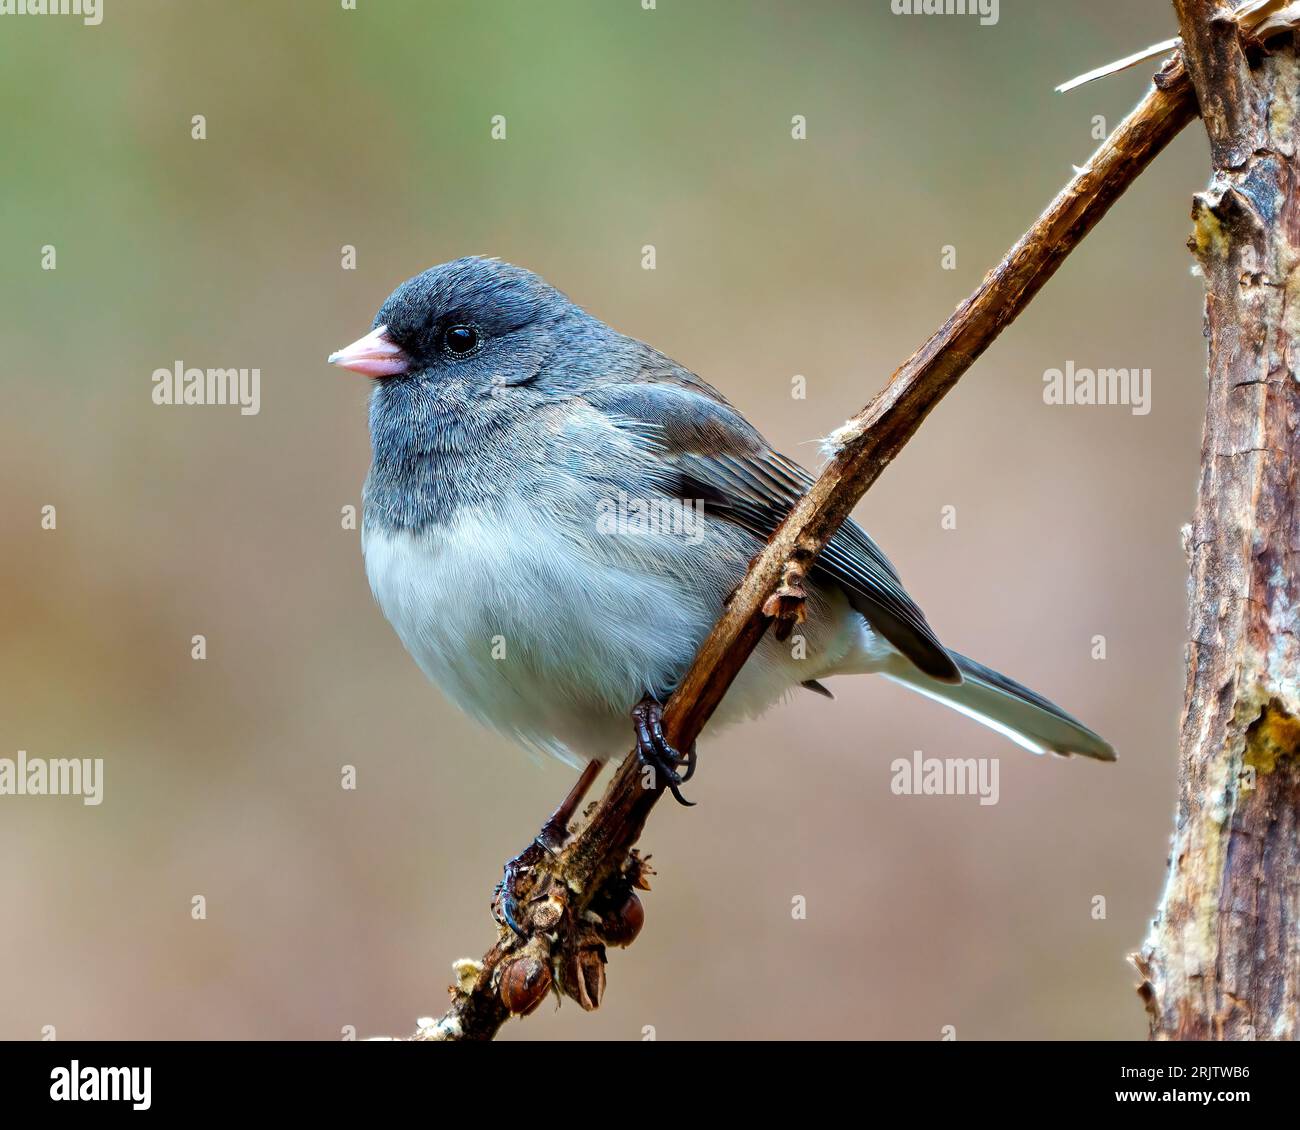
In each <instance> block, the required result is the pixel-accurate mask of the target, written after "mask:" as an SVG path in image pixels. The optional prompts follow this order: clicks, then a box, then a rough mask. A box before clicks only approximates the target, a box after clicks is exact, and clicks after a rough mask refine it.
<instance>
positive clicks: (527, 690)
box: [362, 501, 865, 763]
mask: <svg viewBox="0 0 1300 1130" xmlns="http://www.w3.org/2000/svg"><path fill="white" fill-rule="evenodd" d="M647 536H648V535H647ZM622 537H623V536H622V535H620V536H618V537H614V536H611V537H602V536H600V535H594V534H592V533H590V532H588V531H583V530H575V529H574V528H573V527H568V528H567V529H565V530H563V531H562V530H561V529H560V528H558V527H557V526H556V525H555V524H553V523H548V522H545V521H543V520H542V518H541V516H540V515H539V507H538V506H537V505H536V503H535V501H534V502H528V503H525V502H516V503H514V504H513V505H508V506H506V507H505V508H503V509H502V510H499V511H495V512H493V511H489V510H486V509H484V510H481V511H475V512H470V511H467V510H463V511H461V512H460V514H459V516H458V517H457V518H456V519H455V520H454V523H453V525H451V526H443V527H437V528H433V529H430V530H427V531H425V532H422V533H419V534H412V533H408V532H401V531H399V532H391V531H388V530H384V529H380V528H377V527H372V526H371V525H370V524H366V526H365V528H364V529H363V533H362V548H363V550H364V552H365V556H366V574H367V576H368V577H369V579H370V586H371V589H372V590H373V592H374V595H375V599H376V600H377V601H378V602H379V606H380V608H381V609H382V610H383V612H384V615H385V616H386V617H387V618H388V620H389V621H390V622H391V623H392V625H393V627H394V628H395V629H396V631H397V634H398V636H399V637H400V638H401V640H402V642H403V644H405V646H406V648H407V650H408V651H410V653H411V655H412V656H413V657H414V658H415V661H416V662H417V663H418V664H419V665H420V668H421V669H422V670H423V671H424V673H425V674H426V675H427V676H428V677H429V678H430V679H431V680H432V681H433V682H434V683H436V684H437V685H438V686H439V687H440V688H441V689H442V690H443V692H444V693H445V694H446V695H447V697H448V698H450V699H451V700H452V701H453V702H454V703H456V705H457V706H459V707H460V708H461V709H463V710H464V711H466V712H467V713H468V714H470V715H472V716H473V717H475V718H477V719H478V720H480V721H481V722H483V723H485V724H487V725H489V726H491V727H493V728H495V729H497V730H499V731H501V732H502V733H504V734H507V735H509V736H510V737H512V738H515V739H516V740H518V741H520V742H521V743H523V744H524V745H526V746H529V747H532V748H535V749H539V750H542V751H545V752H547V753H551V754H553V755H555V756H557V757H560V758H562V759H564V760H566V761H569V762H571V763H581V762H583V761H586V760H588V759H593V758H594V759H599V760H604V759H606V758H609V757H619V756H622V754H624V753H626V752H627V750H628V749H630V748H631V746H632V730H631V723H630V721H629V717H628V714H629V711H630V710H631V708H632V706H634V705H635V704H636V703H637V702H638V701H640V699H641V698H642V697H643V696H644V695H645V694H646V693H647V692H661V691H662V689H663V688H665V687H667V686H670V685H671V683H672V681H673V680H674V679H675V678H676V677H679V676H680V674H681V673H682V672H684V671H685V669H686V666H687V664H689V662H690V659H691V657H692V656H693V655H694V653H695V650H696V647H697V646H698V644H699V642H700V641H701V640H702V639H703V637H704V635H705V633H706V632H707V631H708V629H709V628H710V627H711V626H712V624H713V622H714V620H715V619H716V617H717V613H718V610H719V608H720V606H721V601H722V599H723V597H724V596H725V595H726V594H727V593H728V592H729V591H730V590H731V587H732V586H733V585H734V584H735V582H736V580H737V579H738V578H739V576H740V573H741V572H742V571H743V568H744V566H745V564H746V562H747V560H748V555H749V553H751V552H752V551H753V547H752V546H749V545H746V544H744V543H738V542H737V541H736V539H735V536H734V534H733V533H732V530H731V528H730V527H727V526H725V524H723V525H722V526H718V527H716V528H715V529H714V530H713V531H712V532H711V533H709V534H708V535H706V536H705V537H703V538H701V539H698V540H695V541H691V540H689V539H682V538H680V537H672V536H671V535H655V538H656V540H655V541H654V542H653V543H649V542H646V541H642V542H641V543H640V544H639V545H638V544H637V543H635V542H633V543H631V544H629V542H628V541H626V540H621V538H622ZM664 538H667V539H668V540H663V539H664ZM647 557H649V558H651V559H653V560H654V561H655V562H656V568H655V569H654V571H649V570H647V569H646V568H644V567H643V566H642V564H641V563H642V562H643V561H645V560H646V559H647ZM684 578H690V580H689V581H685V580H684ZM812 603H813V607H812V609H810V611H811V612H812V613H813V615H812V617H811V619H810V622H809V624H808V625H806V626H805V631H804V633H803V635H804V637H805V643H804V645H803V647H802V649H799V648H797V647H796V646H795V644H794V643H793V641H792V642H787V643H785V644H778V643H777V642H776V641H775V639H773V638H772V637H771V636H769V637H767V638H766V639H765V640H764V642H763V644H762V645H760V647H759V649H758V651H757V652H756V653H755V654H754V656H752V657H751V659H750V661H749V663H748V664H747V665H746V667H745V669H744V670H743V671H742V673H741V676H740V678H739V679H738V680H737V682H736V684H735V685H734V686H733V687H732V690H731V691H730V692H729V694H728V696H727V698H726V700H725V701H724V703H723V708H722V709H721V710H720V711H719V714H718V718H717V720H718V723H719V724H725V723H726V722H727V721H730V720H734V719H735V718H738V717H744V716H752V715H755V714H757V713H759V712H761V711H762V710H763V709H765V708H766V707H768V706H770V705H771V704H772V703H773V702H775V701H777V700H778V699H779V698H781V697H782V696H783V695H784V694H785V693H786V692H787V691H788V690H789V689H790V688H792V687H794V686H796V685H797V684H798V683H799V682H801V681H803V680H805V679H814V678H819V677H822V676H824V675H826V674H828V673H831V672H833V671H834V670H836V669H837V668H846V669H847V668H848V667H854V666H856V663H855V659H856V657H858V656H860V654H861V650H862V647H863V645H864V642H865V639H864V635H863V633H864V631H865V625H864V623H863V621H862V619H861V617H860V616H858V615H857V614H856V613H854V612H852V611H851V610H850V609H849V608H848V605H847V602H845V600H844V599H843V597H842V595H841V594H840V593H839V592H838V590H836V591H835V592H833V593H831V594H816V593H815V594H814V600H813V602H812ZM846 660H847V661H848V662H847V663H846ZM857 669H861V668H860V667H857Z"/></svg>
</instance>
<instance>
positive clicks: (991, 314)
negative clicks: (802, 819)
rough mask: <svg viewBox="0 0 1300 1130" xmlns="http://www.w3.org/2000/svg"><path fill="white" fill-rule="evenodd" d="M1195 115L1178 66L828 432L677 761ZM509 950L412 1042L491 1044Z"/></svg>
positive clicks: (582, 898)
mask: <svg viewBox="0 0 1300 1130" xmlns="http://www.w3.org/2000/svg"><path fill="white" fill-rule="evenodd" d="M1195 115H1196V106H1195V98H1194V96H1193V93H1192V87H1191V83H1190V81H1189V80H1188V77H1187V74H1186V72H1185V70H1184V68H1183V66H1182V63H1181V61H1180V60H1179V59H1177V58H1176V57H1175V58H1174V59H1172V60H1171V61H1170V63H1168V64H1167V65H1166V66H1165V68H1164V70H1163V71H1161V73H1160V74H1159V75H1158V76H1157V79H1156V84H1155V86H1154V87H1153V89H1152V90H1151V91H1150V92H1149V93H1148V94H1147V95H1146V97H1145V98H1144V99H1143V100H1142V102H1141V103H1140V104H1139V105H1138V107H1137V108H1136V109H1135V110H1134V111H1133V113H1132V114H1130V115H1129V116H1128V117H1127V118H1126V119H1125V120H1124V121H1123V123H1121V125H1120V126H1119V127H1118V128H1117V129H1116V130H1115V132H1114V133H1113V134H1112V135H1111V136H1110V138H1108V139H1107V140H1106V142H1104V143H1103V144H1102V146H1101V147H1100V148H1099V149H1098V150H1097V152H1096V153H1095V154H1094V155H1093V157H1092V159H1091V160H1090V161H1089V162H1088V164H1087V166H1086V167H1085V168H1084V169H1083V170H1081V171H1080V172H1079V173H1078V175H1077V176H1076V177H1075V178H1074V179H1073V180H1072V181H1071V182H1070V183H1069V184H1068V185H1067V186H1066V187H1065V189H1064V190H1063V191H1062V192H1061V193H1060V195H1059V196H1057V198H1056V199H1055V200H1053V201H1052V203H1051V205H1050V206H1049V207H1048V209H1047V210H1046V211H1045V212H1044V213H1043V214H1042V216H1040V217H1039V219H1038V221H1037V222H1036V223H1035V224H1034V226H1033V227H1032V228H1031V229H1030V230H1029V231H1028V232H1026V233H1025V235H1024V236H1022V237H1021V239H1020V241H1019V242H1018V243H1017V244H1016V245H1015V246H1014V247H1013V248H1012V249H1011V250H1010V251H1009V252H1008V253H1007V256H1006V257H1005V258H1004V259H1003V260H1002V262H1000V263H999V264H998V265H997V266H996V267H995V268H994V269H993V270H992V271H991V272H990V273H989V274H988V275H987V276H986V277H985V279H984V281H983V282H982V283H981V284H980V286H979V288H978V289H977V290H976V291H975V293H974V294H972V295H971V297H970V298H968V299H967V300H966V301H965V302H964V303H962V305H961V306H959V307H958V308H957V310H956V312H955V313H954V314H953V315H952V317H950V318H949V319H948V321H947V322H946V323H945V324H944V325H943V326H942V328H940V329H939V331H938V332H937V333H935V335H934V336H933V337H932V338H930V340H929V341H927V342H926V343H925V344H924V345H923V346H922V347H921V348H920V349H919V350H918V351H917V352H916V353H915V354H914V355H913V356H912V357H910V358H909V359H908V360H907V361H906V362H905V363H904V364H903V365H902V367H901V368H899V369H898V371H897V372H895V373H894V375H893V377H892V378H891V380H890V382H889V383H888V385H886V386H885V388H884V389H883V390H882V391H881V392H880V393H879V394H878V395H877V396H876V398H875V399H874V400H873V401H872V402H871V403H870V404H869V405H868V406H867V407H866V408H864V409H863V410H862V412H860V413H859V414H858V415H857V416H855V417H854V418H853V419H852V420H850V421H849V422H848V423H847V424H845V425H844V426H843V427H842V428H840V429H839V430H838V431H837V432H836V434H835V440H836V444H837V449H838V453H837V454H836V455H835V457H834V458H833V459H832V460H831V461H830V463H829V464H828V465H827V466H826V468H825V470H824V471H823V472H822V473H821V475H820V477H819V478H818V479H817V481H816V483H815V484H814V485H813V487H812V488H811V489H810V490H809V492H808V494H807V495H806V496H805V497H804V498H803V499H802V500H801V501H800V502H799V503H798V505H797V506H796V507H795V508H794V510H793V511H792V512H791V513H790V515H789V516H788V517H787V518H786V520H785V522H784V523H783V524H782V525H781V527H780V528H779V529H778V530H777V531H776V533H775V534H774V535H773V536H772V538H771V540H770V541H769V543H768V545H767V547H766V548H765V549H764V550H763V552H762V553H761V554H759V556H758V557H757V558H755V560H754V561H753V563H752V564H751V565H750V568H749V572H748V574H747V575H746V577H745V579H744V581H743V582H742V583H741V585H740V587H739V588H738V589H737V590H736V592H735V593H734V594H733V595H732V597H731V599H730V600H729V601H728V603H727V606H726V608H725V609H724V611H723V614H722V617H721V619H720V620H719V621H718V623H717V624H716V625H715V626H714V628H713V631H712V632H711V633H710V635H709V637H708V639H706V640H705V642H704V644H703V645H702V646H701V647H700V650H699V652H698V654H697V655H696V657H695V660H694V662H693V663H692V665H691V668H690V670H689V671H688V672H687V674H686V676H685V677H684V679H683V680H682V682H681V684H680V686H679V687H678V689H677V691H676V693H675V694H674V695H673V696H672V698H671V699H670V700H669V702H668V703H667V705H666V707H665V710H664V729H665V732H666V734H667V736H668V738H669V739H670V741H671V742H672V743H673V744H674V745H675V746H677V748H679V749H686V748H688V747H689V746H690V745H691V744H692V743H693V742H694V741H695V739H696V737H697V736H698V735H699V733H700V731H701V729H702V728H703V726H704V724H705V722H706V721H707V720H708V718H709V716H710V715H711V714H712V713H713V711H714V709H715V707H716V706H717V705H718V703H719V702H720V701H721V699H722V697H723V695H724V694H725V693H726V691H727V688H728V687H729V686H730V685H731V682H732V680H733V679H734V678H735V676H736V673H737V672H738V671H739V670H740V667H741V665H742V664H743V663H744V662H745V660H746V658H747V657H748V656H749V654H750V652H752V651H753V649H754V647H755V646H756V645H757V643H758V641H759V640H760V639H761V638H762V636H763V633H764V632H765V631H766V630H767V627H768V625H769V623H770V622H771V620H770V618H769V616H768V615H766V614H765V613H764V611H763V609H764V606H765V605H766V604H767V602H768V601H769V599H770V598H771V597H772V595H773V593H774V592H776V590H777V589H778V587H779V586H781V585H782V584H783V583H784V584H785V586H786V590H787V591H797V589H798V580H799V578H800V577H801V576H802V575H803V574H804V573H806V571H807V568H808V566H809V564H810V563H811V562H812V560H813V559H814V558H815V556H816V554H817V553H818V551H819V550H820V549H821V548H822V546H824V545H825V544H826V541H827V540H828V539H829V538H830V536H831V535H832V534H833V533H834V531H835V530H836V529H837V528H838V527H839V525H840V524H841V523H842V522H843V521H844V519H845V518H846V517H847V516H848V514H849V512H850V511H851V510H852V509H853V507H854V506H855V505H856V504H857V502H858V500H859V499H860V498H861V497H862V495H863V494H864V492H865V491H866V490H867V488H868V487H870V486H871V484H872V483H873V482H875V480H876V478H877V477H878V476H879V475H880V473H881V472H882V471H883V470H884V468H885V467H886V466H887V465H888V464H889V462H890V461H891V460H892V459H893V458H894V456H896V455H897V454H898V452H899V451H900V450H902V448H903V445H904V444H905V443H907V441H908V440H909V439H910V438H911V437H912V435H913V434H914V433H915V432H916V430H917V428H918V427H920V425H921V422H922V421H923V420H924V419H925V417H926V416H927V415H928V414H929V412H930V410H931V409H932V408H933V407H934V406H935V405H936V404H937V403H938V402H939V400H940V399H942V397H943V396H944V394H945V393H947V392H948V390H949V389H951V388H952V387H953V385H954V384H956V382H957V380H958V378H959V377H961V375H962V374H963V373H965V372H966V370H967V369H969V368H970V366H971V365H972V364H973V363H974V362H975V360H976V358H978V357H979V356H980V355H981V354H982V353H983V352H984V350H985V349H987V348H988V347H989V345H990V344H991V343H992V342H993V341H994V340H995V339H996V338H997V336H998V334H999V333H1001V332H1002V330H1003V329H1005V328H1006V327H1007V326H1008V325H1010V324H1011V322H1012V321H1013V320H1014V319H1015V318H1016V316H1017V315H1018V314H1019V313H1020V312H1021V311H1022V310H1023V309H1024V308H1025V306H1027V305H1028V303H1029V302H1030V300H1031V299H1032V298H1033V297H1034V296H1035V295H1036V294H1037V293H1038V291H1039V289H1040V288H1041V287H1042V286H1043V284H1044V283H1046V282H1047V280H1048V279H1049V278H1051V276H1052V275H1053V274H1054V273H1055V271H1056V269H1057V267H1059V266H1060V265H1061V262H1062V261H1063V260H1064V259H1065V257H1066V256H1067V255H1069V253H1070V252H1071V251H1072V250H1074V248H1075V247H1077V246H1078V244H1079V243H1080V241H1081V240H1082V239H1083V237H1084V236H1085V235H1087V234H1088V232H1089V231H1091V230H1092V228H1093V227H1094V225H1096V224H1097V222H1098V221H1099V220H1100V219H1101V218H1102V216H1104V215H1105V214H1106V212H1107V210H1108V209H1109V208H1110V206H1111V205H1112V204H1113V203H1114V202H1115V201H1116V200H1117V199H1118V198H1119V197H1120V195H1121V194H1122V193H1123V192H1124V191H1125V189H1127V188H1128V186H1129V185H1130V184H1132V183H1133V181H1134V180H1135V179H1136V178H1137V177H1138V176H1139V175H1140V174H1141V173H1142V171H1143V170H1144V169H1145V168H1146V167H1147V166H1148V165H1149V164H1150V163H1151V161H1152V160H1153V159H1154V158H1155V157H1156V155H1157V154H1158V153H1160V151H1161V150H1162V149H1163V148H1164V147H1165V145H1166V144H1168V142H1169V141H1170V140H1171V139H1172V138H1173V137H1174V136H1175V135H1177V133H1178V132H1179V130H1181V129H1182V128H1183V127H1184V126H1185V125H1187V123H1188V122H1189V121H1191V120H1192V118H1194V117H1195ZM768 607H769V610H770V609H771V607H772V606H771V605H769V606H768ZM643 780H644V779H643V775H642V767H641V766H640V765H639V763H638V759H637V758H636V757H628V758H626V759H625V760H624V762H623V764H622V765H621V766H620V767H619V769H618V770H617V771H616V773H615V774H614V777H613V779H612V780H611V782H610V784H609V786H608V788H607V789H606V791H605V794H604V796H603V797H602V799H601V801H600V803H599V804H598V805H597V807H596V809H595V811H594V812H593V813H592V814H591V815H590V817H589V818H588V820H587V823H586V824H585V826H584V827H583V828H582V830H581V831H580V832H579V833H578V834H577V835H576V836H575V837H574V839H573V841H572V842H571V843H570V844H569V845H568V846H567V847H566V848H565V850H564V851H563V852H562V853H561V854H560V855H559V856H558V857H557V858H556V859H555V860H554V861H552V864H551V867H550V871H551V874H552V875H553V877H554V878H555V879H556V880H558V881H559V882H561V883H563V884H564V885H565V886H566V887H567V889H568V891H569V892H570V894H569V906H568V913H569V914H570V915H572V916H575V918H579V919H580V918H581V916H582V915H583V912H584V911H585V910H586V908H587V907H588V906H589V905H590V903H591V900H592V899H593V898H594V897H595V895H596V894H597V892H599V891H600V889H601V887H602V885H603V884H605V883H606V882H607V881H608V880H609V879H610V878H611V876H614V875H615V874H616V873H617V872H618V871H619V870H620V868H622V867H623V866H624V864H625V861H626V859H627V858H628V852H629V851H630V849H631V848H632V846H633V845H634V844H635V843H636V841H637V839H638V838H639V837H640V835H641V830H642V828H643V827H644V826H645V821H646V817H647V816H648V815H649V813H650V810H651V809H652V808H653V807H654V805H655V803H656V801H657V800H658V799H659V795H660V793H661V791H662V782H660V783H659V785H658V787H654V788H646V787H644V786H643ZM519 944H520V943H518V942H517V941H516V940H515V939H513V938H503V939H502V940H501V941H499V942H498V943H497V945H495V946H493V948H492V949H491V950H489V951H488V953H487V954H486V955H485V957H484V958H483V961H482V962H481V964H479V965H478V966H477V967H476V968H475V969H474V970H473V977H472V979H471V978H470V977H469V976H467V977H465V978H464V979H463V983H462V985H461V986H460V987H459V988H458V989H456V990H454V991H453V1001H452V1006H451V1008H450V1009H449V1010H448V1012H447V1013H446V1014H445V1015H444V1016H443V1017H442V1018H441V1019H440V1020H438V1021H436V1022H431V1023H429V1024H426V1025H424V1026H422V1027H421V1029H420V1031H419V1032H418V1033H417V1037H416V1038H418V1039H491V1038H492V1036H493V1035H494V1034H495V1033H496V1031H497V1028H498V1027H499V1026H500V1024H501V1023H502V1022H503V1021H504V1020H505V1019H506V1017H507V1015H508V1013H507V1011H506V1010H505V1008H504V1006H503V1005H502V1004H501V1002H500V1000H499V998H498V995H497V988H496V985H497V981H498V978H497V977H496V976H495V973H496V968H497V966H498V965H499V964H500V963H501V961H502V959H503V958H505V957H506V956H507V954H509V953H510V952H511V951H512V950H514V949H515V948H516V947H517V946H518V945H519ZM560 961H561V962H562V961H563V957H562V956H561V958H560ZM557 964H558V963H557Z"/></svg>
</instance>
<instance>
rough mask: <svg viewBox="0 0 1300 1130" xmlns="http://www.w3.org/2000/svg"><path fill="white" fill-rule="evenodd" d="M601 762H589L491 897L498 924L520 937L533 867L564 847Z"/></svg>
mask: <svg viewBox="0 0 1300 1130" xmlns="http://www.w3.org/2000/svg"><path fill="white" fill-rule="evenodd" d="M600 769H601V762H599V761H589V762H587V766H586V768H585V769H583V771H582V773H581V775H580V776H579V777H578V779H577V780H576V781H575V782H574V784H573V788H571V789H570V790H569V794H568V796H566V797H565V798H564V799H563V800H562V801H560V806H559V808H557V809H556V810H555V811H554V812H552V813H551V815H550V817H549V818H548V819H547V821H546V823H545V824H543V825H542V830H541V831H540V832H538V833H537V835H536V837H534V839H533V842H532V843H531V844H529V845H528V846H527V847H526V848H524V850H523V851H521V852H520V853H519V854H518V855H517V856H515V857H514V859H512V860H511V861H510V862H509V863H507V864H506V868H505V874H503V875H502V877H501V882H500V883H498V884H497V888H496V891H495V892H494V893H493V897H492V916H493V917H494V918H495V919H496V920H497V921H498V922H504V923H505V924H506V925H507V926H509V927H510V929H512V930H513V931H514V932H515V933H516V934H518V935H519V936H520V937H521V938H522V937H523V936H524V933H525V931H524V929H523V927H522V926H520V924H519V900H520V899H521V898H523V897H524V895H526V894H527V893H528V890H527V886H529V885H531V884H530V883H528V879H529V876H530V875H531V873H532V871H533V868H535V867H536V866H537V864H538V863H539V862H541V860H542V859H544V858H545V857H546V856H548V855H553V854H554V853H555V852H557V851H559V850H560V848H561V847H563V845H564V839H565V837H566V836H567V835H568V832H569V821H570V820H572V819H573V814H574V813H575V812H577V811H578V805H580V804H581V803H582V798H583V797H585V796H586V795H587V790H589V789H590V788H591V786H592V785H593V784H594V783H595V780H596V778H597V777H599V776H600Z"/></svg>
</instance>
